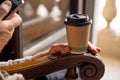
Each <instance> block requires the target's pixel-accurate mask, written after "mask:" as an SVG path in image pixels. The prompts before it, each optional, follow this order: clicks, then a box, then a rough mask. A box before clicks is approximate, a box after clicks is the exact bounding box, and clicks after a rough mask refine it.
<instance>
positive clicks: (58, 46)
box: [32, 42, 101, 59]
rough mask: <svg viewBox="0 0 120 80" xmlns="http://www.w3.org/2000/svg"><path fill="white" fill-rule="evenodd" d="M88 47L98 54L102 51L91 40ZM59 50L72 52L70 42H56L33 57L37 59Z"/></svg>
mask: <svg viewBox="0 0 120 80" xmlns="http://www.w3.org/2000/svg"><path fill="white" fill-rule="evenodd" d="M88 49H89V50H90V51H92V52H93V53H94V54H97V53H99V52H100V51H101V49H100V48H99V47H95V46H93V45H92V44H91V43H90V42H88ZM57 52H60V53H63V54H64V53H67V52H70V49H69V47H68V44H65V43H60V44H54V45H53V46H52V47H51V48H50V49H48V50H46V51H43V52H39V53H37V54H35V55H33V58H32V59H37V58H40V57H43V56H46V55H50V54H55V53H57Z"/></svg>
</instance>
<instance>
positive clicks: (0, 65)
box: [0, 56, 32, 67]
mask: <svg viewBox="0 0 120 80" xmlns="http://www.w3.org/2000/svg"><path fill="white" fill-rule="evenodd" d="M30 60H32V56H27V57H24V58H21V59H15V60H8V61H7V62H5V61H2V62H0V67H4V66H10V65H15V64H19V63H23V62H27V61H30Z"/></svg>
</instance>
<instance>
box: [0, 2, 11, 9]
mask: <svg viewBox="0 0 120 80" xmlns="http://www.w3.org/2000/svg"><path fill="white" fill-rule="evenodd" d="M1 6H2V7H3V8H10V7H11V3H10V2H9V1H4V2H3V3H2V5H1Z"/></svg>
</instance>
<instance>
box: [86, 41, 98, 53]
mask: <svg viewBox="0 0 120 80" xmlns="http://www.w3.org/2000/svg"><path fill="white" fill-rule="evenodd" d="M88 49H89V50H90V51H92V53H94V54H97V53H98V51H97V49H96V47H95V46H94V45H92V44H91V43H90V42H89V43H88Z"/></svg>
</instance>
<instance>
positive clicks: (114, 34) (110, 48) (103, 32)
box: [95, 0, 120, 80]
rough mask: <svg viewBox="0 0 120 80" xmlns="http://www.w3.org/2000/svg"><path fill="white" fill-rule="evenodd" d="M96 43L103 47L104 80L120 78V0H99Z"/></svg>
mask: <svg viewBox="0 0 120 80" xmlns="http://www.w3.org/2000/svg"><path fill="white" fill-rule="evenodd" d="M97 1H98V2H97V3H96V6H97V8H96V12H95V13H96V15H97V17H96V18H97V23H95V24H96V25H95V26H96V30H97V36H96V39H97V40H96V45H97V46H99V47H101V48H102V52H101V53H100V55H101V56H102V58H103V60H104V62H105V66H106V71H105V75H104V77H103V79H102V80H119V79H120V76H119V74H120V49H119V47H120V7H119V3H120V1H119V0H97Z"/></svg>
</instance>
